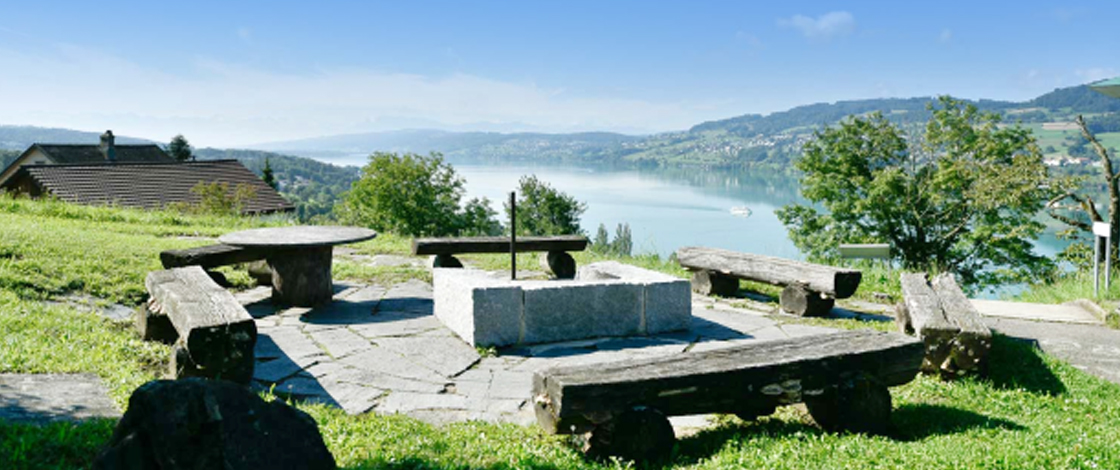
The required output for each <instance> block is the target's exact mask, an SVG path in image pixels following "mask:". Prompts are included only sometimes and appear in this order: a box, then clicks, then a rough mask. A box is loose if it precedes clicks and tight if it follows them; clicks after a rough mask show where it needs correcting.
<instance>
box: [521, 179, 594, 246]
mask: <svg viewBox="0 0 1120 470" xmlns="http://www.w3.org/2000/svg"><path fill="white" fill-rule="evenodd" d="M517 196H518V197H517V234H518V235H575V234H580V233H582V230H581V229H580V226H579V218H580V216H581V215H583V212H584V211H586V210H587V204H584V203H582V202H579V201H577V200H576V199H575V198H573V197H571V196H569V195H567V194H565V193H563V192H561V191H558V190H556V189H554V188H553V187H552V186H550V185H549V184H548V183H546V182H544V181H541V180H540V179H538V178H537V176H536V175H528V176H522V177H521V181H520V182H519V184H518V190H517ZM503 205H504V207H505V211H506V216H507V217H508V216H509V210H510V208H509V203H508V202H506V203H505V204H503Z"/></svg>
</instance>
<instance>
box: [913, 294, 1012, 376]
mask: <svg viewBox="0 0 1120 470" xmlns="http://www.w3.org/2000/svg"><path fill="white" fill-rule="evenodd" d="M901 280H902V296H903V306H902V307H900V309H899V310H900V313H903V315H900V319H901V320H903V321H904V322H905V323H906V325H905V327H904V328H905V329H906V330H908V331H910V332H912V333H913V334H915V335H917V336H918V337H919V338H921V340H922V342H924V343H925V346H926V357H925V360H923V362H922V371H923V372H926V373H931V374H932V373H937V374H940V375H941V376H942V377H946V378H947V377H953V376H957V375H961V374H965V373H968V372H978V373H981V374H983V373H986V372H987V364H988V361H987V358H988V352H989V351H990V349H991V344H992V332H991V330H989V329H988V327H987V326H986V325H984V321H983V319H982V318H981V317H980V314H979V312H977V311H976V309H975V308H974V307H973V306H972V302H969V300H968V297H965V295H964V292H963V291H961V288H960V286H958V285H957V283H956V281H955V280H954V279H953V276H952V275H951V274H941V275H939V276H937V277H936V278H934V279H933V281H932V282H930V281H929V280H928V277H927V276H926V274H924V273H905V274H902V279H901Z"/></svg>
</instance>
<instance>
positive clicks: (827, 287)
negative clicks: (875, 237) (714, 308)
mask: <svg viewBox="0 0 1120 470" xmlns="http://www.w3.org/2000/svg"><path fill="white" fill-rule="evenodd" d="M677 261H678V262H679V263H680V265H681V266H682V267H684V268H685V269H688V270H689V271H692V289H693V290H694V291H696V292H699V293H701V294H704V295H712V294H715V295H723V296H732V295H735V293H736V292H737V291H738V290H739V279H747V280H751V281H758V282H765V283H767V284H773V285H778V286H783V287H784V289H783V290H782V294H781V296H780V297H779V301H780V303H781V306H782V310H785V311H787V312H789V313H792V314H794V315H800V316H822V315H826V314H828V312H829V311H831V310H832V307H833V306H834V305H835V304H836V299H846V298H848V297H851V296H852V294H854V293H855V292H856V289H857V288H859V282H860V280H861V278H862V273H861V272H860V271H857V270H854V269H845V268H836V267H832V266H825V265H821V264H814V263H806V262H803V261H795V260H790V259H785V258H775V257H773V256H763V255H756V254H752V253H740V252H736V251H729V250H721V249H718V248H705V247H685V248H681V249H679V250H677Z"/></svg>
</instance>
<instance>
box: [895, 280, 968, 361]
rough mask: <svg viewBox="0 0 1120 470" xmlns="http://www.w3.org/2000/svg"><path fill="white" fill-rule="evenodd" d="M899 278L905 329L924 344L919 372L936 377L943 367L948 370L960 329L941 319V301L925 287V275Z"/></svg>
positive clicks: (942, 311)
mask: <svg viewBox="0 0 1120 470" xmlns="http://www.w3.org/2000/svg"><path fill="white" fill-rule="evenodd" d="M900 278H901V284H902V305H903V308H905V311H906V318H907V319H908V322H909V324H908V326H906V329H907V330H909V331H912V332H913V334H915V335H916V336H917V337H918V338H919V339H921V340H922V342H923V343H925V348H926V351H925V359H924V360H923V361H922V371H923V372H926V373H936V372H938V371H940V370H941V369H942V367H943V366H945V367H948V365H949V363H948V361H949V360H950V359H949V354H950V353H951V352H952V345H953V344H952V343H953V338H955V337H956V336H957V333H958V332H959V331H960V329H959V328H957V326H956V325H953V324H952V323H950V322H949V319H947V318H945V311H944V310H943V309H942V308H941V299H940V298H938V296H937V293H936V292H934V290H933V287H931V286H930V285H929V282H928V280H927V279H926V275H925V273H902V275H901V276H900Z"/></svg>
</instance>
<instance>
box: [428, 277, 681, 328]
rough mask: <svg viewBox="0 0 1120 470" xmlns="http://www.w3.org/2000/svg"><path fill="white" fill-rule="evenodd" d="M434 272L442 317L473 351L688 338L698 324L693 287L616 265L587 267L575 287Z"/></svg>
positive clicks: (573, 282)
mask: <svg viewBox="0 0 1120 470" xmlns="http://www.w3.org/2000/svg"><path fill="white" fill-rule="evenodd" d="M433 271H434V272H433V290H434V295H435V315H436V317H437V318H439V319H440V321H442V322H443V323H444V324H445V325H447V327H448V328H450V329H451V331H454V332H455V334H457V335H459V337H461V338H463V340H464V341H466V342H467V343H469V344H470V345H472V346H510V345H517V344H532V343H551V342H559V341H570V340H577V339H585V338H596V337H604V336H634V335H651V334H657V333H664V332H668V331H674V330H686V329H688V328H689V326H690V324H691V319H692V297H691V296H692V294H691V291H690V285H689V282H688V281H687V280H684V279H680V278H677V277H673V276H669V275H666V274H662V273H659V272H655V271H650V270H648V269H643V268H639V267H636V266H631V265H626V264H622V263H618V262H615V261H605V262H600V263H593V264H589V265H587V266H583V267H581V268H580V269H579V272H578V274H577V275H576V278H575V279H572V280H540V281H533V280H529V281H521V280H517V281H513V280H510V279H509V278H508V277H507V278H504V279H503V278H500V277H497V275H495V274H492V273H488V272H486V271H480V270H473V269H449V268H436V269H434V270H433Z"/></svg>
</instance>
